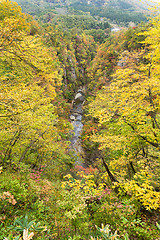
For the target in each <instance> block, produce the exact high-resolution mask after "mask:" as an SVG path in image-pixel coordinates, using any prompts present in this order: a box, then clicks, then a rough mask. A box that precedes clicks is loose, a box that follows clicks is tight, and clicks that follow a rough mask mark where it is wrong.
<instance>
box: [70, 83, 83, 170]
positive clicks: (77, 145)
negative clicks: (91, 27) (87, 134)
mask: <svg viewBox="0 0 160 240" xmlns="http://www.w3.org/2000/svg"><path fill="white" fill-rule="evenodd" d="M84 101H85V96H84V90H83V89H81V88H80V89H78V91H77V93H76V95H75V97H74V100H73V101H72V109H71V114H70V120H71V122H72V125H73V131H72V137H71V149H73V150H74V151H75V156H76V157H77V160H76V162H75V165H80V166H83V161H82V158H81V155H82V153H83V149H82V145H81V139H80V135H81V132H82V129H83V123H82V117H83V108H82V107H83V104H84Z"/></svg>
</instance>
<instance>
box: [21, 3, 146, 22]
mask: <svg viewBox="0 0 160 240" xmlns="http://www.w3.org/2000/svg"><path fill="white" fill-rule="evenodd" d="M17 2H18V3H19V4H20V5H21V6H22V9H23V11H25V12H28V13H30V14H32V15H37V16H40V15H44V14H45V12H46V11H50V12H52V13H54V14H74V15H75V14H76V15H83V14H90V15H91V16H94V17H98V16H99V17H101V18H104V17H105V18H107V19H108V20H109V21H111V22H116V23H118V24H121V25H127V24H128V23H129V22H131V21H132V22H135V23H138V22H141V21H146V17H145V16H144V14H146V11H144V9H146V5H144V4H142V3H141V4H139V3H138V2H135V1H128V0H109V1H104V0H97V1H95V0H92V1H86V0H83V1H77V0H75V1H69V0H68V1H52V0H50V1H47V0H44V1H35V0H34V1H30V0H28V1H24V0H17ZM60 9H62V10H60Z"/></svg>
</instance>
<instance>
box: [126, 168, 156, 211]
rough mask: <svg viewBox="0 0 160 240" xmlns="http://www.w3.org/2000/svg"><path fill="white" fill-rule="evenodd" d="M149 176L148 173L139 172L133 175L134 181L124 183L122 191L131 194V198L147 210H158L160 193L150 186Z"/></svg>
mask: <svg viewBox="0 0 160 240" xmlns="http://www.w3.org/2000/svg"><path fill="white" fill-rule="evenodd" d="M151 177H152V176H151V174H150V173H149V172H148V171H145V170H141V171H140V172H139V173H137V174H135V176H134V180H131V181H128V182H125V183H124V184H123V187H124V189H125V190H126V191H127V192H131V194H132V197H135V198H136V199H137V200H139V201H140V202H141V203H142V205H143V206H144V207H145V208H146V209H147V210H151V209H155V210H156V209H158V208H159V204H160V193H159V192H156V191H155V190H154V188H153V186H152V185H151Z"/></svg>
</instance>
